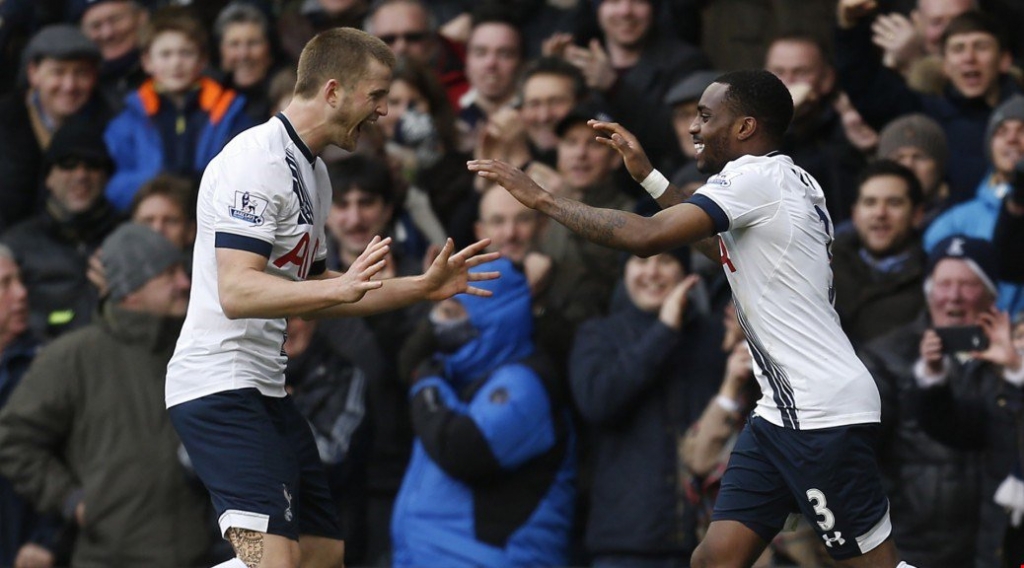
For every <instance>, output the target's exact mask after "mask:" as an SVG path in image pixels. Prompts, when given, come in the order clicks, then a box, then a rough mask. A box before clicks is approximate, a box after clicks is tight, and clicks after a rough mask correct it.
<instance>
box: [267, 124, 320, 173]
mask: <svg viewBox="0 0 1024 568" xmlns="http://www.w3.org/2000/svg"><path fill="white" fill-rule="evenodd" d="M274 116H276V117H277V118H279V119H280V120H281V122H283V123H284V129H285V131H286V132H288V137H289V138H291V139H292V142H294V143H295V145H296V146H298V148H299V150H300V151H301V152H302V155H303V156H305V157H306V161H307V162H309V165H311V166H312V165H313V163H314V162H316V156H314V155H313V152H312V151H311V150H310V149H309V146H306V143H305V142H303V141H302V138H299V133H298V132H295V127H293V126H292V123H291V122H289V121H288V117H287V116H285V115H284V113H283V112H279V113H277V114H276V115H274Z"/></svg>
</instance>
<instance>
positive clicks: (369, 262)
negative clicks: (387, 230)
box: [332, 236, 391, 303]
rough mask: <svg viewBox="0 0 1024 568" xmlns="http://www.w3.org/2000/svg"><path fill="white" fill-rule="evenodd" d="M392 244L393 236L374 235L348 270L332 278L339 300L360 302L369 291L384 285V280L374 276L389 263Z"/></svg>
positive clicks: (342, 301)
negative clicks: (383, 237)
mask: <svg viewBox="0 0 1024 568" xmlns="http://www.w3.org/2000/svg"><path fill="white" fill-rule="evenodd" d="M390 245H391V237H388V238H386V239H382V238H380V236H376V237H373V239H372V240H370V244H368V245H366V248H365V249H363V252H362V253H360V254H359V256H358V257H357V258H356V260H355V262H353V263H352V265H351V266H349V267H348V270H346V271H345V273H344V274H342V275H341V276H339V277H338V278H334V279H332V283H333V284H334V285H335V287H336V289H337V299H338V301H339V302H341V303H353V302H358V301H359V300H361V299H362V298H363V296H365V295H366V293H367V292H369V291H370V290H376V289H377V288H380V287H381V286H382V285H383V282H381V281H380V280H374V279H373V278H374V276H377V274H379V273H380V271H381V270H383V269H384V265H385V264H387V256H388V252H389V251H390Z"/></svg>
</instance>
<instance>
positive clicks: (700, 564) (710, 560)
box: [690, 540, 721, 568]
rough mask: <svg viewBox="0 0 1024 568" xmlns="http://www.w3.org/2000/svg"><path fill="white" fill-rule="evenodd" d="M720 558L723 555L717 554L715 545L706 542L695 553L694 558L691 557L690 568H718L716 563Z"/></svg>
mask: <svg viewBox="0 0 1024 568" xmlns="http://www.w3.org/2000/svg"><path fill="white" fill-rule="evenodd" d="M720 558H721V554H720V553H718V554H716V551H715V545H714V543H712V542H709V541H708V540H704V541H702V542H701V543H700V544H698V545H697V549H696V550H694V551H693V556H691V557H690V568H714V567H716V566H718V564H716V562H717V561H718V560H719V559H720Z"/></svg>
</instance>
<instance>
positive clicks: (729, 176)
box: [708, 172, 743, 187]
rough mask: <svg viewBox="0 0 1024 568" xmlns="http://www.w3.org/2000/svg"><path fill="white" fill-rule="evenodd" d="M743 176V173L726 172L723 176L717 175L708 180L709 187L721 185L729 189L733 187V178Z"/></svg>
mask: <svg viewBox="0 0 1024 568" xmlns="http://www.w3.org/2000/svg"><path fill="white" fill-rule="evenodd" d="M741 175H743V172H726V173H721V174H715V175H713V176H711V177H710V178H708V185H720V186H722V187H729V186H730V185H732V180H733V178H736V177H739V176H741Z"/></svg>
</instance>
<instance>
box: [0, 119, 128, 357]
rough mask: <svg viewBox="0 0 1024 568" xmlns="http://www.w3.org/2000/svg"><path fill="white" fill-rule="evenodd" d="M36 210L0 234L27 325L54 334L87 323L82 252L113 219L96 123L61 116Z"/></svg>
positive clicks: (90, 305)
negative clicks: (19, 284) (14, 259)
mask: <svg viewBox="0 0 1024 568" xmlns="http://www.w3.org/2000/svg"><path fill="white" fill-rule="evenodd" d="M46 161H47V168H46V177H45V182H44V184H45V187H46V201H45V206H44V207H43V210H42V211H41V212H39V213H37V214H36V215H35V216H33V217H31V218H29V219H27V220H25V221H22V222H21V223H19V224H18V225H16V226H15V227H13V228H11V229H10V230H8V231H6V232H5V233H3V234H2V236H0V240H2V241H3V242H5V243H6V244H7V245H8V246H10V247H11V249H12V250H14V253H15V254H16V255H17V256H18V259H19V262H20V263H21V270H22V276H23V278H24V280H25V284H26V286H27V287H28V290H29V306H30V310H31V318H30V322H31V326H32V331H33V332H34V333H35V334H36V335H38V336H39V337H44V338H51V339H52V338H53V337H56V336H57V335H59V334H61V333H63V332H65V331H67V330H69V329H74V328H77V327H81V326H82V325H85V324H87V323H89V321H90V320H91V318H92V316H93V312H94V311H95V310H96V305H97V302H98V291H97V290H96V288H94V287H93V286H91V285H90V284H89V281H88V279H87V278H86V270H87V268H88V262H89V257H90V256H92V254H93V253H94V252H95V251H96V249H97V248H99V246H100V243H101V242H102V241H103V239H104V238H106V236H107V235H108V234H110V232H111V231H113V230H114V228H115V227H116V226H117V224H118V223H119V222H120V221H121V216H120V215H119V214H118V213H117V212H116V211H115V210H114V209H113V207H111V205H110V203H109V202H108V201H107V199H106V198H105V197H104V196H103V188H104V186H105V185H106V182H107V180H108V179H109V177H110V172H111V171H112V165H111V161H110V157H109V156H108V155H107V152H106V149H105V147H104V145H103V139H102V137H101V130H100V129H99V128H96V127H95V125H94V124H93V123H92V122H90V121H88V120H86V119H84V118H82V117H75V118H74V119H73V120H71V121H69V122H67V123H66V124H65V125H64V126H62V127H61V129H60V130H58V131H57V133H56V134H55V135H54V137H53V143H51V144H50V148H49V149H48V150H47V153H46Z"/></svg>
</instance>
